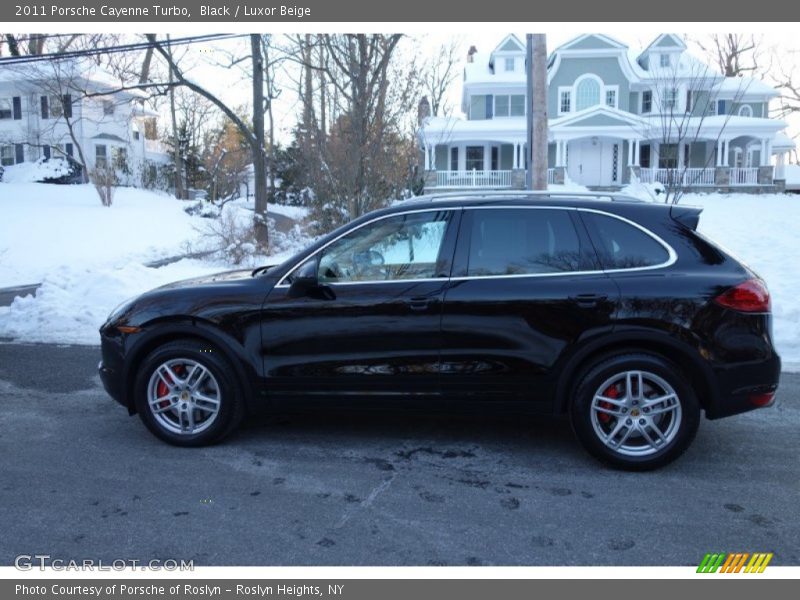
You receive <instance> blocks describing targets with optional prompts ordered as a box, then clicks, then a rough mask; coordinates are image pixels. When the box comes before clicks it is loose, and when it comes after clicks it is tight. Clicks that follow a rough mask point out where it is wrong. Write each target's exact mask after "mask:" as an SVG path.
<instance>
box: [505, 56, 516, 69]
mask: <svg viewBox="0 0 800 600" xmlns="http://www.w3.org/2000/svg"><path fill="white" fill-rule="evenodd" d="M505 68H506V71H513V70H514V59H513V58H506V60H505Z"/></svg>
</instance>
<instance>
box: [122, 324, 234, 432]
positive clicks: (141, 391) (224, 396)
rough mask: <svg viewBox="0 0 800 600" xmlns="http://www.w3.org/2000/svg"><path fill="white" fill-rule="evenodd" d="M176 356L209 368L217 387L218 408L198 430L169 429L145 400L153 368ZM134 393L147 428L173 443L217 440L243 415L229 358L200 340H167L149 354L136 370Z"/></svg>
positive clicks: (153, 371) (138, 410)
mask: <svg viewBox="0 0 800 600" xmlns="http://www.w3.org/2000/svg"><path fill="white" fill-rule="evenodd" d="M178 359H188V360H191V361H194V362H196V363H199V364H200V365H202V366H203V367H205V368H206V369H208V371H209V372H210V374H211V375H212V376H213V383H214V384H216V387H217V388H218V397H219V408H218V410H217V413H216V416H215V418H214V419H213V420H212V422H211V423H210V424H209V425H207V426H206V428H205V429H203V430H202V431H199V432H197V433H179V432H177V433H176V432H174V431H171V430H169V429H168V428H167V427H166V426H165V425H164V424H163V423H162V422H160V421H159V419H158V418H157V417H156V415H155V414H154V413H153V410H151V407H150V403H149V402H148V388H149V386H150V385H151V377H156V375H154V373H155V371H156V369H157V368H158V367H159V366H160V365H163V364H164V363H166V362H167V361H173V360H178ZM134 394H135V396H134V399H135V403H136V411H137V412H138V413H139V417H140V418H141V419H142V421H143V422H144V424H145V425H146V426H147V428H148V429H149V430H150V431H151V432H152V433H153V434H154V435H155V436H157V437H158V438H160V439H162V440H164V441H165V442H168V443H170V444H173V445H176V446H188V447H196V446H206V445H209V444H214V443H216V442H219V441H221V440H222V439H223V438H225V437H226V436H228V435H230V433H231V432H233V431H234V430H235V429H236V428H237V427H238V426H239V424H240V423H241V421H242V418H243V417H244V398H243V392H242V386H241V384H240V382H239V381H238V379H237V378H236V376H235V375H234V370H233V368H232V367H231V365H230V363H229V361H228V360H227V359H226V358H225V356H223V355H222V353H221V352H219V351H218V350H217V349H215V348H213V347H211V346H209V345H208V344H207V343H205V342H202V341H199V340H178V341H174V342H169V343H167V344H164V345H163V346H160V347H158V348H156V349H155V350H153V351H152V352H151V353H150V354H148V355H147V357H146V358H145V359H144V361H142V364H141V365H140V367H139V370H138V372H137V374H136V379H135V382H134ZM172 414H174V413H172ZM194 414H202V413H199V412H195V413H194Z"/></svg>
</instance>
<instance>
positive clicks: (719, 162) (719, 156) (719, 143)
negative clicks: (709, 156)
mask: <svg viewBox="0 0 800 600" xmlns="http://www.w3.org/2000/svg"><path fill="white" fill-rule="evenodd" d="M717 166H718V167H721V166H722V140H717Z"/></svg>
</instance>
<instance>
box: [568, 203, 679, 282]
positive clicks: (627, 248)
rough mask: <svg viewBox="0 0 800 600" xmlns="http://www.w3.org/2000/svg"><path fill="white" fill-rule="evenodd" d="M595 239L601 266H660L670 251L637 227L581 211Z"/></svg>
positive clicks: (666, 259) (618, 267)
mask: <svg viewBox="0 0 800 600" xmlns="http://www.w3.org/2000/svg"><path fill="white" fill-rule="evenodd" d="M582 217H583V219H584V220H585V221H586V222H587V224H588V225H589V229H590V231H592V234H593V235H592V237H593V238H595V240H594V241H595V247H596V249H597V252H598V254H599V256H600V262H601V263H602V265H603V268H604V269H632V268H640V267H653V266H656V265H662V264H664V263H666V262H667V261H668V260H669V252H668V251H667V249H666V248H664V246H662V245H661V244H660V243H659V242H657V241H656V240H655V239H654V238H653V237H652V236H650V235H648V234H647V233H645V232H644V231H642V230H641V229H639V228H638V227H635V226H633V225H631V224H630V223H627V222H625V221H622V220H620V219H617V218H615V217H609V216H607V215H601V214H597V213H589V212H584V213H582Z"/></svg>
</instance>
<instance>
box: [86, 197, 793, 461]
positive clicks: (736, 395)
mask: <svg viewBox="0 0 800 600" xmlns="http://www.w3.org/2000/svg"><path fill="white" fill-rule="evenodd" d="M699 215H700V209H697V208H691V207H684V206H679V205H676V206H668V205H658V204H651V203H644V202H639V201H635V200H631V199H627V198H620V197H613V196H595V195H584V196H582V195H578V194H567V195H559V194H552V193H540V194H535V193H524V192H519V193H500V192H498V193H486V194H450V195H439V196H428V197H420V198H419V199H415V200H410V201H407V202H404V203H402V204H400V205H397V206H394V207H392V208H388V209H384V210H380V211H377V212H373V213H371V214H368V215H365V216H363V217H361V218H359V219H357V220H355V221H353V222H351V223H349V224H348V225H345V226H344V227H342V228H340V229H338V230H336V231H334V232H333V233H331V234H329V235H328V236H326V237H325V238H323V239H321V240H319V241H318V242H316V243H315V244H314V245H313V246H311V247H310V248H308V249H307V250H305V251H304V252H301V253H300V254H298V255H296V256H295V257H294V258H292V259H291V260H288V261H286V262H285V263H283V264H281V265H277V266H272V267H264V268H261V269H256V270H255V271H252V272H250V271H246V272H230V273H222V274H219V275H216V276H212V277H208V278H203V279H195V280H189V281H182V282H178V283H174V284H171V285H167V286H164V287H160V288H157V289H155V290H152V291H150V292H147V293H146V294H143V295H142V296H139V297H138V298H136V299H134V300H132V301H129V302H127V303H125V304H123V305H122V306H120V307H119V308H117V309H116V310H114V311H113V313H112V314H111V315H110V316H109V318H108V321H107V322H106V323H105V324H104V325H103V326H102V328H101V330H100V333H101V337H102V362H101V364H100V374H101V377H102V380H103V383H104V385H105V387H106V389H107V391H108V392H109V394H110V395H111V396H113V397H114V398H115V399H116V400H117V401H119V402H120V403H121V404H122V405H124V406H126V407H127V408H128V410H129V412H130V413H131V414H134V413H138V414H139V415H140V417H141V418H142V420H143V421H144V423H145V425H146V426H147V427H148V428H149V429H150V430H151V431H152V432H153V433H154V434H155V435H157V436H158V437H160V438H161V439H163V440H165V441H167V442H170V443H173V444H178V445H183V446H199V445H203V444H208V443H212V442H216V441H218V440H220V439H222V438H223V437H224V436H226V435H227V434H229V433H230V432H231V431H232V430H234V428H236V426H237V425H238V424H239V423H240V422H241V420H242V419H243V418H244V417H245V416H246V415H248V414H250V413H253V412H254V411H257V410H261V409H267V410H280V409H281V408H283V409H286V408H287V407H293V406H298V405H300V404H301V403H306V407H308V406H314V404H313V403H314V402H317V403H318V404H317V406H320V405H325V406H329V407H339V406H344V404H345V403H347V405H348V406H349V407H351V408H352V407H353V406H359V404H358V403H360V404H361V405H363V406H365V407H371V408H375V407H386V406H393V407H395V408H396V407H398V406H400V407H415V408H420V407H424V408H433V407H436V406H439V407H440V408H441V407H447V409H448V410H457V409H458V408H459V407H466V406H477V405H478V404H477V403H478V402H481V403H483V404H482V406H494V407H498V408H500V407H502V409H503V410H507V409H509V408H510V409H513V410H520V411H532V412H544V413H554V414H563V413H566V414H568V415H569V417H570V419H571V422H572V425H573V427H574V430H575V432H576V434H577V437H578V438H579V440H580V441H581V442H582V444H583V445H584V446H585V447H586V449H587V450H588V451H589V452H590V453H591V454H593V455H594V456H595V457H597V458H600V459H602V460H604V461H606V462H608V463H610V464H612V465H615V466H618V467H623V468H629V469H648V468H654V467H658V466H661V465H664V464H666V463H668V462H670V461H671V460H673V459H675V458H676V457H677V456H679V455H680V454H681V453H682V452H683V451H684V450H685V449H686V448H687V447H688V446H689V444H690V443H691V441H692V439H693V438H694V436H695V433H696V431H697V427H698V424H699V420H700V415H701V412H704V413H705V415H706V417H707V418H709V419H716V418H719V417H725V416H728V415H734V414H736V413H741V412H744V411H748V410H752V409H755V408H759V407H764V406H769V405H771V404H772V403H773V401H774V400H773V399H774V395H775V391H776V389H777V384H778V378H779V373H780V359H779V357H778V355H777V354H776V352H775V348H774V346H773V341H772V331H771V328H772V319H771V315H770V297H769V293H768V291H767V289H766V287H765V285H764V282H763V281H761V280H760V279H759V278H758V276H757V275H756V274H755V273H753V272H752V271H751V270H750V269H749V268H748V267H746V266H745V265H743V264H741V263H740V262H737V261H736V260H735V259H733V258H732V257H731V256H729V255H728V254H727V253H726V252H725V251H724V250H722V249H721V248H719V247H718V246H716V245H714V244H713V243H712V242H710V241H709V240H707V239H705V238H704V237H703V236H701V235H700V234H698V233H697V231H696V228H697V224H698V221H699Z"/></svg>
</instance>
